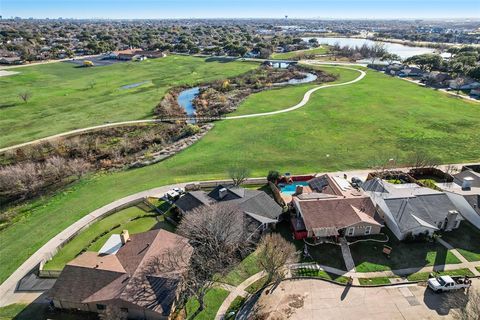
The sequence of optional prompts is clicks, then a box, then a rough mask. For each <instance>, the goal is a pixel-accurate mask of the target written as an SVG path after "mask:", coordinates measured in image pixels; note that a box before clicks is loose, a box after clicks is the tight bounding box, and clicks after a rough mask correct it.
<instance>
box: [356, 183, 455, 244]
mask: <svg viewBox="0 0 480 320" xmlns="http://www.w3.org/2000/svg"><path fill="white" fill-rule="evenodd" d="M362 188H363V190H365V192H367V194H369V195H370V197H371V199H372V201H373V203H374V204H375V207H376V208H377V210H378V211H379V212H380V214H381V215H382V216H383V217H384V219H385V224H386V225H387V226H388V228H389V229H390V230H391V231H392V232H393V234H395V236H396V237H397V238H398V239H399V240H404V239H405V238H407V237H410V236H417V235H420V234H428V235H430V236H431V235H432V234H433V233H434V232H435V231H439V230H444V231H451V230H453V229H456V228H458V227H459V225H460V222H461V221H462V220H463V217H462V215H461V214H460V212H459V208H457V206H456V205H455V204H454V203H453V202H452V201H451V199H450V197H449V196H448V195H447V194H446V193H445V192H440V191H436V190H433V189H430V188H425V187H420V186H419V185H417V184H415V183H403V184H392V183H389V182H387V181H385V180H382V179H380V178H373V179H370V180H368V181H366V182H365V183H363V185H362Z"/></svg>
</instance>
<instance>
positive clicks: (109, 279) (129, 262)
mask: <svg viewBox="0 0 480 320" xmlns="http://www.w3.org/2000/svg"><path fill="white" fill-rule="evenodd" d="M192 251H193V249H192V247H191V246H190V245H189V243H188V239H186V238H184V237H181V236H179V235H177V234H174V233H171V232H168V231H166V230H163V229H159V230H151V231H147V232H143V233H139V234H134V235H131V237H130V241H128V242H127V244H125V245H124V246H123V247H122V248H120V250H119V251H118V252H117V254H116V255H107V256H99V255H97V254H96V253H95V252H86V253H84V254H82V255H81V256H79V257H77V258H76V259H74V260H73V261H72V262H71V263H69V264H68V265H67V266H66V267H65V269H64V270H63V271H62V273H61V274H60V277H59V279H58V280H57V282H56V283H55V285H54V287H53V288H52V290H51V292H50V294H51V296H52V297H53V298H56V299H58V300H63V301H70V302H76V303H88V302H95V301H104V302H107V303H108V301H113V300H116V299H121V300H124V301H127V302H129V303H133V304H135V305H137V306H140V307H143V308H148V309H151V310H153V311H156V312H158V313H162V314H164V315H168V314H169V313H170V309H171V307H172V305H173V301H174V298H175V295H176V289H177V286H178V283H179V273H180V272H182V271H183V270H182V268H181V267H180V268H177V269H176V270H173V271H171V270H164V269H162V266H161V265H159V264H158V263H155V262H156V261H157V260H155V259H161V257H162V255H165V254H167V253H168V254H169V253H170V252H179V253H180V254H181V256H182V261H183V262H184V263H185V267H186V263H187V262H188V259H189V258H190V255H191V254H192ZM152 266H154V268H152ZM112 303H114V302H112Z"/></svg>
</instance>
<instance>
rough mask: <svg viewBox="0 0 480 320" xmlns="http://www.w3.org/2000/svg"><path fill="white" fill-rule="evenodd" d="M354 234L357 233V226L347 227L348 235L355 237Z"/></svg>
mask: <svg viewBox="0 0 480 320" xmlns="http://www.w3.org/2000/svg"><path fill="white" fill-rule="evenodd" d="M354 234H355V227H349V228H348V229H347V236H349V237H353V235H354Z"/></svg>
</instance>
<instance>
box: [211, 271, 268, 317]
mask: <svg viewBox="0 0 480 320" xmlns="http://www.w3.org/2000/svg"><path fill="white" fill-rule="evenodd" d="M263 276H265V272H264V271H260V272H258V273H256V274H254V275H253V276H251V277H250V278H248V279H247V280H245V281H243V282H242V283H240V284H239V285H238V286H237V287H236V288H235V290H233V291H230V294H229V295H228V296H227V298H226V299H225V300H224V301H223V303H222V305H221V306H220V308H218V311H217V315H216V316H215V320H221V319H223V318H224V317H225V315H226V312H227V310H228V307H229V306H230V304H232V302H233V300H235V298H236V297H238V296H242V297H244V296H245V289H246V288H248V287H249V286H250V285H251V284H252V283H254V282H255V281H257V280H259V279H261V278H262V277H263Z"/></svg>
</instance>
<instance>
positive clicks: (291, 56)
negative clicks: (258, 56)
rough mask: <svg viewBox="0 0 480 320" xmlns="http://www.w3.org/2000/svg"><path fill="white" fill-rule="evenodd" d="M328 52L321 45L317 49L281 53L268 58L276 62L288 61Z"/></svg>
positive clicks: (326, 47)
mask: <svg viewBox="0 0 480 320" xmlns="http://www.w3.org/2000/svg"><path fill="white" fill-rule="evenodd" d="M327 52H328V46H326V45H322V46H319V47H317V48H312V49H306V50H296V51H290V52H282V53H272V55H271V56H270V58H271V59H276V60H289V59H295V58H298V57H299V56H303V55H310V54H326V53H327Z"/></svg>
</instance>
